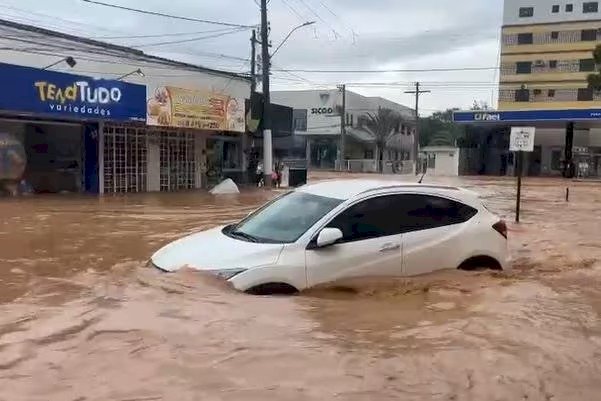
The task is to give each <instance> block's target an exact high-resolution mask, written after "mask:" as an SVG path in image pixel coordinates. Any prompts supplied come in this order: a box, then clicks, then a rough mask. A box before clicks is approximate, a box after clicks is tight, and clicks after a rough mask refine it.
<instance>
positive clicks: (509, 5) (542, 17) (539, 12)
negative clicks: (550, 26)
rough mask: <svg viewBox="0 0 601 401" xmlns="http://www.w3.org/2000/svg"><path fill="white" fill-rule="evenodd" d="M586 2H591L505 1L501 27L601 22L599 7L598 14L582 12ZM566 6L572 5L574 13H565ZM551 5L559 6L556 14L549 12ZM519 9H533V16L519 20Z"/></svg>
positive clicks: (576, 0) (573, 0)
mask: <svg viewBox="0 0 601 401" xmlns="http://www.w3.org/2000/svg"><path fill="white" fill-rule="evenodd" d="M588 1H591V0H585V1H583V0H505V5H504V10H503V25H530V24H541V23H553V22H565V21H590V20H593V21H594V20H601V7H600V8H599V11H600V12H598V13H586V14H585V13H583V12H582V4H583V3H585V2H588ZM566 4H573V5H574V11H572V12H570V13H568V12H566V11H565V10H566ZM553 5H559V12H558V13H552V12H551V10H552V7H553ZM600 5H601V4H600ZM520 7H534V16H533V17H528V18H520Z"/></svg>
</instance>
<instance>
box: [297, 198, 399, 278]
mask: <svg viewBox="0 0 601 401" xmlns="http://www.w3.org/2000/svg"><path fill="white" fill-rule="evenodd" d="M398 200H399V198H398V195H381V196H375V197H372V198H369V199H365V200H362V201H360V202H357V203H355V204H353V205H351V206H349V207H348V208H347V209H346V210H344V211H342V212H341V213H339V214H338V215H337V216H336V217H334V218H333V219H332V220H331V221H330V222H329V223H328V224H326V225H325V227H333V228H338V229H340V230H341V231H342V233H343V239H342V240H341V241H340V242H339V243H337V244H334V245H331V246H329V247H325V248H317V247H315V238H314V239H313V241H312V242H311V244H310V245H309V247H308V249H307V250H306V257H305V260H306V267H307V282H308V285H309V287H312V286H315V285H317V284H321V283H327V282H332V281H336V280H339V279H342V278H353V277H370V276H398V275H400V274H401V273H402V258H401V237H402V235H401V224H400V222H399V220H398V218H396V217H395V209H396V208H397V206H398V204H397V203H398Z"/></svg>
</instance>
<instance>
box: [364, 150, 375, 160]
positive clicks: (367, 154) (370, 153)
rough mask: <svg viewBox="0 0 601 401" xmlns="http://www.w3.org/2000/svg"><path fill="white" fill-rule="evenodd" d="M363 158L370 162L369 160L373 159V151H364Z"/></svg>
mask: <svg viewBox="0 0 601 401" xmlns="http://www.w3.org/2000/svg"><path fill="white" fill-rule="evenodd" d="M363 156H364V158H365V159H366V160H371V159H373V158H374V151H373V150H366V151H365V152H364V153H363Z"/></svg>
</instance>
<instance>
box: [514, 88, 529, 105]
mask: <svg viewBox="0 0 601 401" xmlns="http://www.w3.org/2000/svg"><path fill="white" fill-rule="evenodd" d="M515 101H516V102H529V101H530V91H529V90H528V89H518V90H516V91H515Z"/></svg>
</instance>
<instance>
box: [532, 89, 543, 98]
mask: <svg viewBox="0 0 601 401" xmlns="http://www.w3.org/2000/svg"><path fill="white" fill-rule="evenodd" d="M532 93H533V94H534V96H540V95H542V94H543V91H542V90H541V89H534V90H533V91H532Z"/></svg>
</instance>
